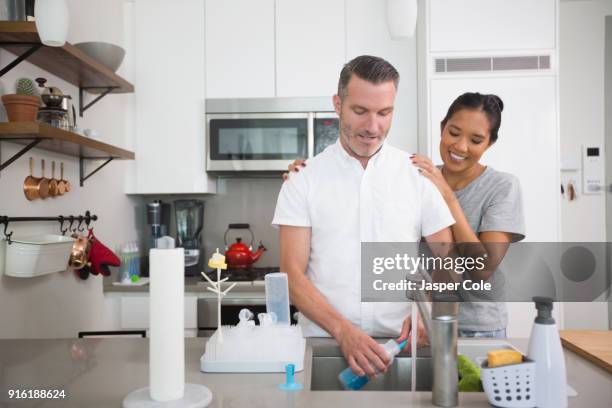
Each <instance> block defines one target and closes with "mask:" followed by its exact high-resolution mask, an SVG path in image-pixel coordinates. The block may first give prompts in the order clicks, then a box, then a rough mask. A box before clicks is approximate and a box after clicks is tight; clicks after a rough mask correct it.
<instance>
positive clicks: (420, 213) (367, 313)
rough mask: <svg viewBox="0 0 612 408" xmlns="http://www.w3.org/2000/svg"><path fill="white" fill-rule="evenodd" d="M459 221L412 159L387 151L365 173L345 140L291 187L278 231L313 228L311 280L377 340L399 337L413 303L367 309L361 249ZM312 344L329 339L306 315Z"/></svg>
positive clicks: (282, 202)
mask: <svg viewBox="0 0 612 408" xmlns="http://www.w3.org/2000/svg"><path fill="white" fill-rule="evenodd" d="M454 222H455V221H454V219H453V217H452V215H451V213H450V210H449V209H448V206H447V205H446V203H445V202H444V199H443V198H442V195H441V194H440V192H439V191H438V189H437V188H436V187H435V186H434V185H433V183H431V182H430V181H429V180H428V179H427V178H425V177H423V176H421V175H420V174H419V172H418V170H417V168H416V167H415V166H414V165H413V164H412V162H411V161H410V157H409V155H408V153H405V152H403V151H401V150H399V149H397V148H395V147H393V146H390V145H387V144H386V143H385V144H383V146H382V148H381V149H380V151H379V152H378V153H376V154H375V155H374V156H373V157H372V158H370V160H369V161H368V165H367V167H366V168H365V169H364V168H363V167H362V165H361V164H360V163H359V161H358V160H357V159H355V158H353V157H351V156H350V155H349V154H348V153H347V152H346V151H345V150H344V148H343V147H342V145H341V144H340V141H338V142H336V143H335V144H334V145H332V146H329V147H328V148H327V149H325V150H324V151H323V152H321V153H320V154H319V155H317V156H316V157H314V158H312V159H309V160H308V164H307V166H306V167H304V168H302V169H300V171H299V173H293V174H291V176H290V178H289V180H287V181H286V182H284V183H283V186H282V188H281V191H280V193H279V196H278V201H277V204H276V211H275V213H274V220H273V221H272V224H273V225H275V226H278V225H291V226H298V227H310V228H311V229H312V234H311V241H310V257H309V260H308V267H307V270H306V276H307V277H308V278H309V279H310V281H311V282H312V283H313V284H314V285H315V286H316V287H317V289H318V290H319V291H320V292H321V293H322V294H323V296H325V298H326V299H327V301H328V302H329V303H330V304H331V305H332V306H333V307H334V308H335V309H336V310H338V312H340V313H341V314H342V315H344V316H345V317H346V318H347V319H349V320H350V321H351V322H353V323H354V324H355V325H357V326H359V327H361V329H362V330H364V331H365V332H366V333H368V334H369V335H371V336H397V335H398V334H399V332H400V330H401V327H402V322H403V320H404V318H405V317H406V316H408V314H409V313H410V303H409V302H403V303H401V302H394V303H392V302H385V303H370V302H361V242H417V241H419V239H420V238H421V237H425V236H428V235H431V234H433V233H436V232H438V231H440V230H442V229H444V228H446V227H448V226H449V225H452V224H454ZM299 322H300V325H301V326H302V332H303V334H304V336H307V337H324V336H325V337H326V336H329V334H328V333H327V332H326V331H324V330H323V329H321V328H320V327H319V326H317V325H316V324H315V323H313V322H312V321H310V320H308V319H307V318H306V317H305V316H302V315H301V316H300V319H299Z"/></svg>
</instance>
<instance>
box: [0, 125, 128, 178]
mask: <svg viewBox="0 0 612 408" xmlns="http://www.w3.org/2000/svg"><path fill="white" fill-rule="evenodd" d="M2 141H9V142H13V143H18V144H22V145H26V146H25V147H24V148H23V149H21V150H20V151H19V152H17V153H16V154H14V155H13V157H11V158H10V159H8V160H6V161H5V162H3V163H0V170H2V169H4V168H6V167H8V166H9V165H10V164H11V163H13V162H14V161H15V160H17V159H18V158H19V157H21V156H23V155H24V154H25V153H27V152H28V151H29V150H30V149H32V148H34V147H37V148H40V149H44V150H49V151H52V152H56V153H61V154H66V155H69V156H73V157H78V158H79V162H80V184H81V186H83V183H84V182H85V180H87V179H88V178H89V177H91V176H92V175H93V174H94V173H96V172H97V171H98V170H100V169H101V168H102V167H104V166H105V165H107V164H108V163H110V162H111V161H112V160H134V157H135V155H134V152H131V151H129V150H124V149H121V148H119V147H116V146H113V145H109V144H107V143H103V142H99V141H97V140H93V139H90V138H87V137H84V136H81V135H79V134H77V133H73V132H69V131H66V130H63V129H59V128H56V127H53V126H51V125H48V124H46V123H38V122H0V142H2ZM91 160H105V162H104V163H103V164H102V165H100V166H99V167H97V168H96V169H95V170H94V171H92V172H91V173H89V174H88V175H85V161H91Z"/></svg>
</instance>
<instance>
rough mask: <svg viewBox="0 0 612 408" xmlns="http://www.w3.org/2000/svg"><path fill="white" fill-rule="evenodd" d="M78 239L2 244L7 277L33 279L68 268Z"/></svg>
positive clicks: (42, 237)
mask: <svg viewBox="0 0 612 408" xmlns="http://www.w3.org/2000/svg"><path fill="white" fill-rule="evenodd" d="M73 244H74V239H73V238H71V237H66V236H63V235H54V234H39V235H30V236H24V237H14V238H11V243H10V244H9V243H8V242H7V241H6V240H5V239H2V240H1V241H0V267H2V268H3V269H4V274H5V275H7V276H12V277H17V278H32V277H35V276H40V275H45V274H48V273H54V272H62V271H65V270H66V269H67V268H68V260H69V259H70V253H71V252H72V245H73Z"/></svg>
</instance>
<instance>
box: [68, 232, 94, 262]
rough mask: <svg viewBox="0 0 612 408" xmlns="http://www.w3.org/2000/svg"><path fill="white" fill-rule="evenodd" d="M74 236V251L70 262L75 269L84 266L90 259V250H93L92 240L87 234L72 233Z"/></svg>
mask: <svg viewBox="0 0 612 408" xmlns="http://www.w3.org/2000/svg"><path fill="white" fill-rule="evenodd" d="M72 238H74V239H76V241H74V244H73V245H72V253H71V254H70V261H69V262H68V264H69V265H70V266H71V267H72V268H74V269H77V270H78V269H81V268H84V267H85V266H86V265H87V263H88V261H89V251H90V250H91V242H90V240H89V238H87V236H85V235H77V234H72Z"/></svg>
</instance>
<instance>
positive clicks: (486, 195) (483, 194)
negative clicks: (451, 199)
mask: <svg viewBox="0 0 612 408" xmlns="http://www.w3.org/2000/svg"><path fill="white" fill-rule="evenodd" d="M455 195H456V196H457V199H458V200H459V204H460V205H461V208H462V209H463V212H464V213H465V216H466V218H467V219H468V222H469V223H470V226H471V227H472V229H473V230H474V232H476V234H479V233H481V232H485V231H500V232H508V233H511V234H512V242H517V241H520V240H522V239H523V238H525V220H524V216H523V200H522V197H521V187H520V184H519V181H518V179H517V178H516V177H515V176H513V175H512V174H508V173H502V172H500V171H496V170H494V169H492V168H491V167H487V168H486V169H485V170H484V172H483V173H482V174H481V175H480V176H478V177H477V178H476V179H474V180H473V181H472V182H471V183H470V184H468V185H467V186H466V187H465V188H463V189H461V190H458V191H455ZM498 272H499V270H498V271H496V272H495V274H494V275H497V274H498ZM492 278H493V279H494V278H495V276H493V277H492ZM494 286H495V285H494ZM507 323H508V314H507V311H506V304H505V303H503V302H464V303H462V304H461V305H460V307H459V329H462V330H477V331H489V330H499V329H504V328H506V325H507Z"/></svg>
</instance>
